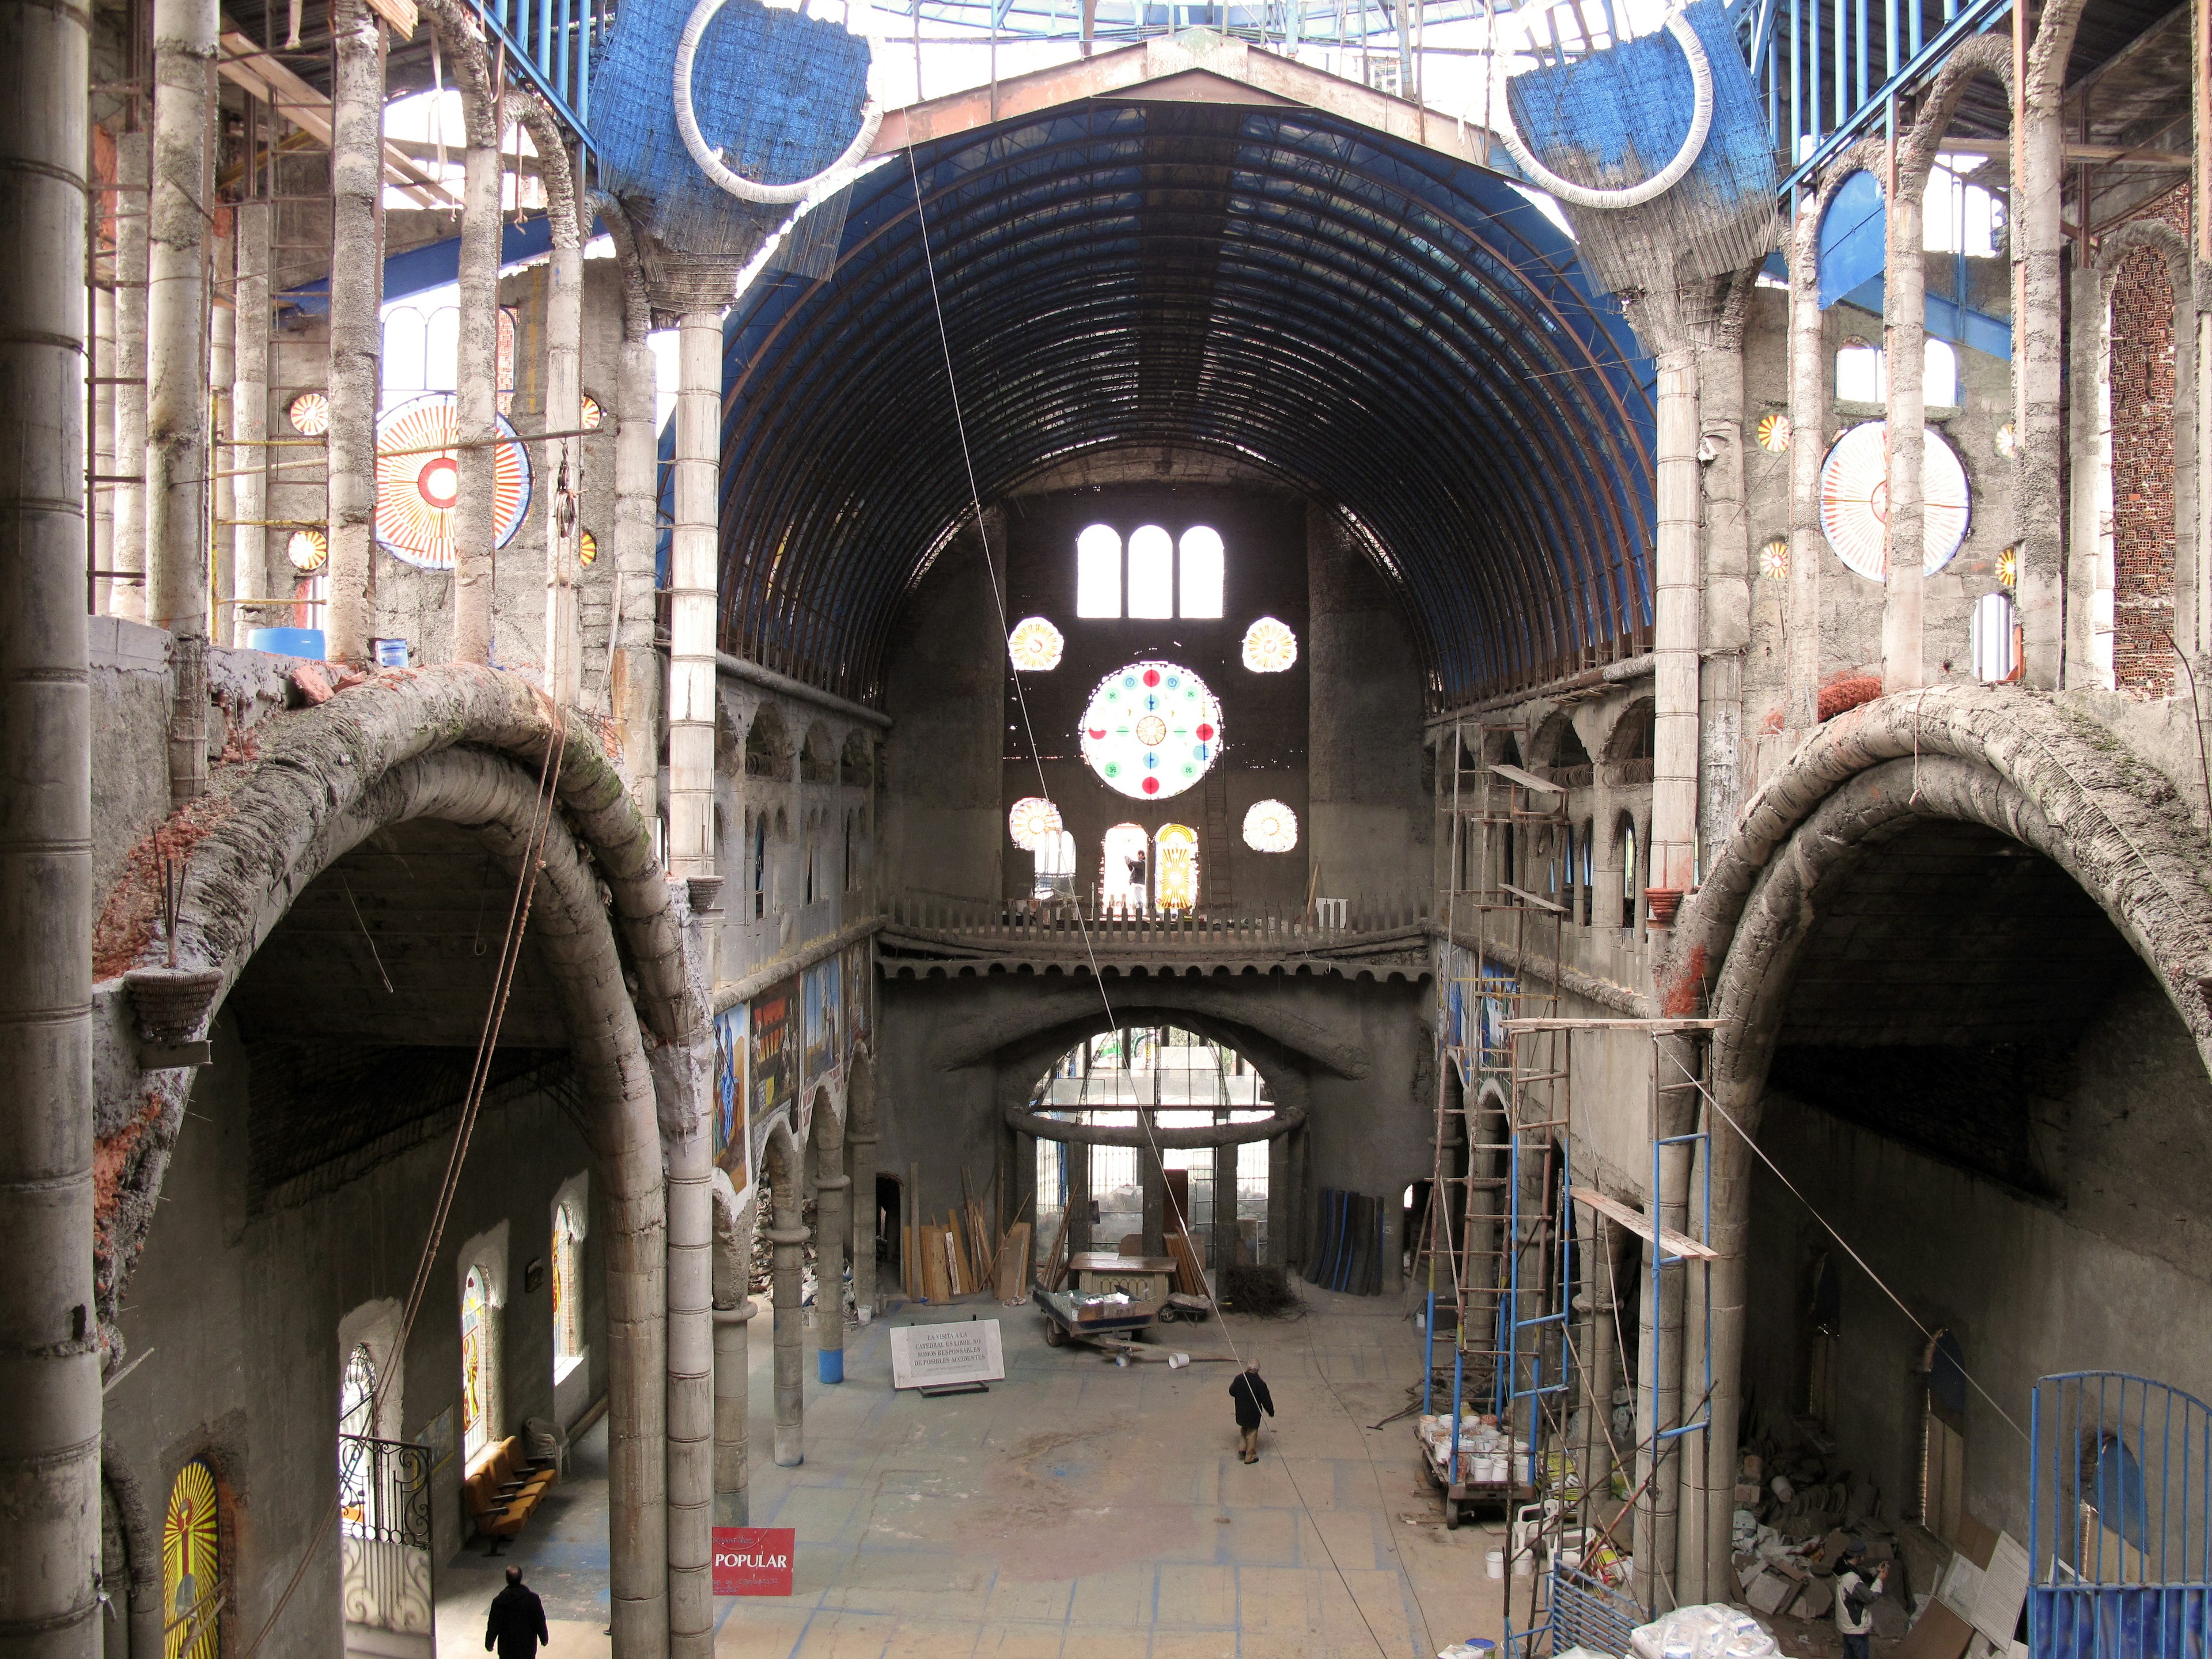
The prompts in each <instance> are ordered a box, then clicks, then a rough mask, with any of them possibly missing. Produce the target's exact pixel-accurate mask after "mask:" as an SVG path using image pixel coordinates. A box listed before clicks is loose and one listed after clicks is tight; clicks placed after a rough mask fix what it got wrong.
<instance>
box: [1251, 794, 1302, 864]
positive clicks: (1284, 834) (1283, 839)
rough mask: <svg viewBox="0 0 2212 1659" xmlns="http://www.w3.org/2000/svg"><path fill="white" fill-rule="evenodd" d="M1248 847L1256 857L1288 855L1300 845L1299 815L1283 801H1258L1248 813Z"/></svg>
mask: <svg viewBox="0 0 2212 1659" xmlns="http://www.w3.org/2000/svg"><path fill="white" fill-rule="evenodd" d="M1244 844H1245V845H1246V846H1247V847H1249V848H1251V849H1252V850H1253V851H1254V852H1255V853H1287V852H1289V851H1290V850H1291V848H1294V847H1296V846H1297V844H1298V815H1297V813H1296V812H1293V811H1291V809H1290V808H1289V807H1287V806H1285V805H1283V803H1282V802H1280V801H1279V800H1258V801H1254V802H1253V803H1252V805H1250V806H1249V807H1248V808H1247V809H1246V810H1245V813H1244Z"/></svg>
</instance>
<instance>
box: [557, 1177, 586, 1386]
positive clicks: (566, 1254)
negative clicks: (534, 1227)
mask: <svg viewBox="0 0 2212 1659" xmlns="http://www.w3.org/2000/svg"><path fill="white" fill-rule="evenodd" d="M583 1257H584V1240H583V1230H582V1229H581V1228H580V1227H579V1226H578V1225H576V1212H575V1211H574V1209H572V1208H571V1207H570V1206H568V1205H567V1204H563V1205H562V1206H560V1207H559V1208H558V1209H556V1210H555V1211H554V1212H553V1380H554V1381H555V1382H556V1383H558V1382H560V1381H561V1380H562V1378H563V1377H565V1376H568V1373H569V1372H570V1371H572V1370H574V1369H575V1368H576V1366H577V1365H578V1364H580V1362H581V1361H582V1359H583V1358H584V1296H583V1267H584V1261H583Z"/></svg>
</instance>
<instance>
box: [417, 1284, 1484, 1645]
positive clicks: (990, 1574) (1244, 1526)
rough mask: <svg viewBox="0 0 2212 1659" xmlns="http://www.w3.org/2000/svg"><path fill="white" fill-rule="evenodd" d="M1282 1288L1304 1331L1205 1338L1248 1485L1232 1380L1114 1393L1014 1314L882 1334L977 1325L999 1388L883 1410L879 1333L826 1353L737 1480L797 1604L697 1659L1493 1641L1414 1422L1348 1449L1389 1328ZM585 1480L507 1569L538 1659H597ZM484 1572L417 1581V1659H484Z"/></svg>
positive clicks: (1414, 1354) (1388, 1409)
mask: <svg viewBox="0 0 2212 1659" xmlns="http://www.w3.org/2000/svg"><path fill="white" fill-rule="evenodd" d="M1298 1288H1299V1291H1300V1293H1301V1295H1302V1296H1304V1298H1305V1299H1306V1301H1307V1304H1308V1305H1309V1307H1310V1310H1311V1312H1310V1316H1309V1317H1307V1318H1305V1319H1303V1320H1293V1321H1267V1322H1263V1321H1258V1320H1246V1319H1236V1318H1232V1319H1231V1322H1230V1323H1229V1327H1228V1330H1227V1333H1226V1334H1227V1336H1228V1337H1230V1338H1231V1339H1233V1340H1234V1342H1235V1344H1236V1346H1237V1348H1238V1350H1239V1351H1241V1352H1244V1353H1247V1354H1256V1355H1257V1356H1258V1358H1259V1359H1260V1362H1261V1369H1262V1374H1263V1375H1264V1376H1266V1378H1267V1382H1268V1384H1269V1386H1270V1388H1271V1389H1272V1390H1273V1395H1274V1399H1275V1404H1276V1409H1277V1413H1278V1415H1277V1416H1276V1417H1275V1418H1274V1419H1272V1420H1271V1421H1270V1422H1269V1424H1268V1425H1267V1431H1266V1433H1265V1435H1264V1436H1263V1438H1262V1441H1261V1451H1262V1456H1261V1462H1259V1463H1258V1464H1257V1465H1256V1466H1254V1467H1250V1468H1247V1467H1245V1466H1244V1465H1243V1464H1241V1463H1239V1462H1237V1456H1236V1437H1235V1428H1234V1425H1233V1422H1232V1419H1231V1413H1230V1407H1229V1401H1228V1399H1227V1395H1226V1390H1227V1389H1228V1386H1229V1381H1230V1378H1231V1375H1232V1374H1233V1373H1232V1370H1231V1367H1230V1366H1229V1365H1227V1364H1194V1365H1192V1366H1190V1367H1189V1368H1188V1369H1186V1370H1170V1369H1169V1368H1168V1367H1167V1366H1165V1365H1157V1364H1156V1365H1135V1366H1130V1367H1128V1368H1126V1369H1124V1368H1121V1367H1117V1366H1115V1365H1114V1364H1111V1363H1110V1362H1109V1361H1106V1360H1104V1359H1103V1358H1100V1357H1099V1356H1098V1355H1097V1354H1095V1353H1092V1352H1089V1351H1087V1350H1085V1349H1081V1348H1060V1349H1053V1348H1048V1347H1046V1346H1045V1345H1044V1343H1043V1341H1042V1338H1041V1335H1040V1334H1039V1316H1038V1315H1037V1314H1036V1313H1035V1312H1034V1311H1033V1310H1027V1309H1023V1308H1004V1309H994V1310H971V1309H966V1308H963V1309H957V1310H935V1311H932V1310H911V1311H902V1312H899V1313H896V1314H894V1315H892V1316H891V1319H890V1322H891V1323H894V1324H895V1323H899V1322H907V1321H908V1320H931V1319H939V1320H941V1319H945V1318H948V1317H957V1318H965V1317H967V1316H968V1315H969V1313H970V1312H975V1311H984V1312H986V1313H987V1315H988V1314H990V1313H995V1314H996V1315H997V1316H998V1317H999V1318H1000V1320H1001V1321H1002V1325H1003V1334H1004V1340H1005V1350H1006V1381H1005V1382H1003V1383H997V1384H994V1386H993V1388H992V1390H991V1392H990V1393H988V1394H984V1395H963V1396H956V1397H951V1398H945V1399H939V1400H924V1399H921V1398H920V1397H919V1396H917V1395H912V1394H905V1395H895V1394H893V1392H892V1390H891V1388H890V1344H889V1340H888V1339H887V1336H886V1334H885V1332H886V1326H885V1325H884V1323H882V1322H878V1323H876V1324H874V1325H872V1326H870V1327H868V1328H866V1329H864V1330H860V1331H855V1332H853V1333H850V1334H849V1335H848V1348H847V1354H846V1376H847V1381H846V1382H845V1383H842V1384H841V1385H838V1386H836V1387H824V1386H823V1385H821V1384H819V1383H816V1382H815V1381H814V1380H813V1376H812V1370H813V1365H812V1356H811V1353H810V1354H809V1355H808V1365H807V1370H808V1381H807V1387H806V1447H807V1455H806V1461H805V1462H804V1463H803V1464H802V1465H800V1466H799V1468H792V1469H780V1468H775V1466H774V1465H773V1464H771V1463H769V1462H768V1460H767V1459H766V1458H765V1457H763V1456H758V1455H757V1456H756V1459H755V1462H754V1466H753V1493H752V1503H753V1520H754V1523H755V1524H756V1525H759V1526H784V1527H792V1528H796V1530H797V1533H798V1567H797V1585H796V1590H795V1593H794V1594H793V1596H792V1597H791V1598H790V1599H789V1600H788V1601H782V1600H775V1601H769V1600H750V1599H749V1600H743V1601H721V1602H718V1603H717V1617H718V1621H719V1630H720V1634H719V1637H718V1639H717V1643H716V1648H715V1651H716V1652H717V1654H718V1655H724V1656H731V1659H737V1656H744V1659H754V1656H758V1659H770V1656H773V1659H816V1656H826V1655H836V1656H839V1659H860V1656H866V1659H876V1656H884V1659H890V1656H897V1659H918V1656H951V1655H959V1656H963V1659H964V1656H971V1655H972V1656H995V1659H1011V1656H1014V1655H1022V1656H1039V1659H1045V1656H1064V1659H1121V1656H1146V1659H1170V1656H1175V1659H1183V1656H1189V1659H1228V1656H1249V1659H1261V1656H1265V1659H1301V1656H1312V1659H1320V1656H1324V1655H1326V1656H1346V1659H1352V1656H1371V1655H1381V1656H1383V1659H1426V1656H1429V1655H1432V1654H1434V1653H1435V1652H1436V1651H1437V1649H1439V1648H1440V1647H1443V1645H1445V1644H1447V1643H1449V1642H1453V1641H1457V1640H1461V1639H1463V1638H1467V1637H1468V1636H1474V1635H1487V1636H1491V1637H1493V1638H1494V1637H1495V1636H1496V1635H1497V1634H1498V1629H1499V1621H1500V1615H1501V1605H1500V1591H1501V1589H1503V1588H1504V1586H1503V1585H1501V1584H1500V1583H1498V1582H1497V1581H1494V1580H1489V1579H1486V1577H1484V1567H1483V1563H1484V1553H1485V1552H1486V1550H1488V1549H1490V1548H1492V1547H1496V1545H1497V1544H1498V1537H1497V1535H1496V1529H1495V1528H1475V1527H1467V1528H1462V1529H1461V1530H1459V1531H1457V1532H1455V1533H1447V1532H1446V1531H1445V1530H1444V1529H1443V1528H1442V1527H1441V1526H1440V1525H1438V1524H1437V1505H1436V1502H1435V1500H1434V1498H1433V1497H1432V1496H1431V1493H1430V1492H1429V1491H1428V1490H1427V1488H1426V1487H1425V1483H1424V1478H1423V1476H1422V1474H1421V1470H1420V1466H1419V1457H1418V1454H1417V1452H1416V1450H1415V1449H1414V1442H1413V1429H1412V1427H1411V1425H1410V1424H1409V1423H1408V1422H1407V1421H1406V1420H1405V1419H1401V1420H1399V1421H1398V1422H1395V1423H1393V1424H1391V1425H1389V1426H1388V1427H1385V1428H1383V1429H1381V1430H1370V1429H1368V1428H1367V1427H1366V1426H1365V1425H1368V1424H1370V1423H1373V1422H1376V1421H1377V1420H1379V1419H1382V1418H1383V1417H1385V1416H1387V1415H1389V1414H1390V1413H1394V1412H1396V1411H1398V1410H1400V1409H1401V1408H1402V1407H1404V1406H1405V1405H1406V1403H1407V1395H1406V1386H1407V1383H1409V1382H1410V1381H1412V1380H1413V1378H1414V1377H1416V1376H1418V1375H1419V1364H1420V1362H1419V1349H1418V1346H1417V1344H1416V1340H1415V1338H1414V1336H1413V1331H1412V1328H1411V1327H1410V1326H1409V1325H1408V1324H1407V1322H1405V1321H1403V1320H1401V1318H1400V1317H1399V1316H1398V1311H1397V1304H1396V1303H1395V1300H1393V1299H1388V1298H1383V1297H1351V1296H1335V1295H1331V1294H1328V1293H1327V1292H1324V1291H1315V1290H1313V1289H1312V1288H1311V1287H1310V1286H1305V1285H1300V1286H1299V1287H1298ZM757 1335H758V1337H759V1338H761V1339H765V1338H766V1336H767V1322H766V1321H765V1320H763V1321H761V1322H760V1323H759V1325H758V1327H757ZM1224 1335H1225V1333H1224V1332H1223V1331H1222V1330H1221V1329H1220V1328H1218V1327H1215V1326H1212V1325H1211V1324H1207V1325H1200V1326H1196V1327H1190V1328H1184V1329H1183V1330H1182V1331H1181V1332H1178V1333H1176V1342H1177V1343H1178V1344H1180V1345H1181V1346H1185V1347H1186V1348H1188V1350H1189V1351H1190V1352H1194V1353H1208V1352H1226V1347H1227V1344H1226V1343H1225V1340H1224ZM770 1364H771V1358H770V1353H769V1344H768V1342H767V1341H766V1340H756V1341H755V1342H754V1344H753V1346H752V1365H751V1372H752V1405H753V1411H752V1434H753V1437H754V1438H753V1444H754V1446H755V1447H756V1449H763V1448H765V1447H766V1446H767V1445H768V1444H769V1441H770V1436H771V1425H772V1414H771V1411H770V1408H769V1401H770V1398H771V1388H770V1370H769V1368H770ZM595 1454H596V1455H595ZM603 1457H604V1435H603V1434H600V1435H595V1436H592V1437H589V1438H588V1439H587V1441H586V1444H585V1445H584V1446H583V1447H582V1448H581V1449H580V1458H579V1467H578V1468H577V1469H576V1471H575V1472H574V1475H573V1476H572V1478H571V1479H570V1480H568V1481H566V1482H564V1483H563V1486H562V1488H561V1492H562V1503H561V1507H560V1508H559V1509H558V1510H549V1511H548V1512H545V1513H544V1514H543V1515H541V1517H540V1519H541V1521H542V1522H547V1523H549V1524H546V1525H544V1527H543V1528H537V1527H533V1528H532V1534H529V1535H526V1537H525V1538H524V1539H523V1540H521V1541H520V1542H519V1543H518V1545H517V1546H516V1547H513V1550H512V1551H511V1558H512V1559H514V1560H517V1561H519V1562H520V1563H521V1564H522V1565H524V1567H525V1571H526V1577H527V1578H528V1580H529V1582H530V1583H531V1584H532V1586H533V1588H535V1589H538V1592H539V1594H540V1595H543V1596H544V1599H545V1602H546V1611H547V1613H548V1615H549V1617H550V1619H551V1620H553V1621H554V1622H555V1628H556V1638H555V1642H554V1645H553V1647H552V1648H551V1649H550V1650H549V1651H550V1654H551V1655H553V1656H555V1659H567V1656H569V1655H579V1656H581V1655H587V1654H603V1653H605V1651H606V1642H605V1636H604V1634H603V1633H602V1632H603V1631H604V1627H605V1605H606V1602H605V1584H606V1576H605V1575H606V1547H605V1537H606V1532H605V1501H606V1499H605V1492H606V1488H605V1480H604V1475H603V1468H604V1463H603V1461H601V1460H603ZM505 1564H506V1563H505V1559H500V1560H489V1561H488V1560H485V1559H483V1558H482V1557H481V1556H480V1555H478V1554H477V1553H473V1552H471V1551H465V1552H464V1553H462V1554H461V1555H460V1556H459V1557H458V1558H456V1559H455V1560H454V1561H453V1563H451V1564H449V1565H447V1567H446V1568H445V1569H443V1570H442V1571H441V1576H440V1580H439V1635H440V1641H439V1650H440V1655H441V1659H447V1656H458V1655H459V1654H462V1653H465V1652H477V1653H480V1652H482V1651H483V1607H484V1606H485V1604H486V1602H488V1601H489V1598H490V1596H491V1595H492V1593H493V1591H494V1590H495V1589H496V1587H497V1585H498V1583H499V1582H500V1577H499V1574H500V1569H501V1567H503V1566H504V1565H505ZM1519 1591H1520V1595H1521V1596H1522V1597H1523V1598H1525V1596H1526V1594H1527V1586H1526V1581H1522V1584H1521V1586H1520V1587H1519Z"/></svg>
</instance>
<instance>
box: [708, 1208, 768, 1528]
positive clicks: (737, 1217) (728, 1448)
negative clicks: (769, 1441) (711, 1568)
mask: <svg viewBox="0 0 2212 1659" xmlns="http://www.w3.org/2000/svg"><path fill="white" fill-rule="evenodd" d="M756 1214H757V1206H756V1204H754V1203H747V1204H746V1205H745V1206H744V1208H743V1209H739V1208H738V1203H737V1194H736V1193H735V1192H734V1191H732V1188H731V1187H730V1183H729V1179H728V1177H727V1176H720V1175H717V1176H716V1177H715V1181H714V1524H715V1525H716V1526H718V1527H742V1526H745V1525H747V1524H749V1523H748V1522H747V1519H746V1517H747V1516H748V1515H749V1514H750V1508H751V1506H750V1486H751V1474H752V1472H751V1467H750V1462H749V1458H748V1448H747V1444H746V1438H747V1436H746V1431H747V1421H746V1413H747V1412H748V1410H749V1409H750V1404H751V1398H750V1396H751V1378H750V1372H749V1370H748V1369H747V1359H748V1356H747V1353H746V1349H747V1347H748V1346H749V1345H748V1342H747V1340H746V1339H747V1336H748V1335H749V1328H750V1324H751V1322H752V1317H753V1315H754V1313H755V1312H756V1311H757V1310H756V1309H755V1307H754V1305H753V1299H752V1297H751V1295H750V1291H751V1288H752V1254H753V1251H752V1241H753V1228H754V1225H755V1216H756Z"/></svg>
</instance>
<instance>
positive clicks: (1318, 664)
mask: <svg viewBox="0 0 2212 1659" xmlns="http://www.w3.org/2000/svg"><path fill="white" fill-rule="evenodd" d="M1306 586H1307V604H1308V605H1309V607H1310V623H1309V629H1310V635H1311V638H1312V648H1313V676H1312V680H1311V685H1312V695H1313V704H1312V716H1311V732H1310V746H1311V751H1312V760H1311V763H1310V799H1311V802H1312V811H1311V814H1310V823H1309V825H1308V828H1309V830H1310V835H1309V836H1308V840H1309V842H1310V846H1311V848H1312V853H1311V857H1312V860H1313V862H1314V863H1315V864H1316V865H1317V866H1320V870H1321V891H1322V894H1323V895H1324V896H1329V897H1336V898H1352V897H1358V896H1363V895H1364V896H1367V897H1370V898H1372V899H1375V900H1377V901H1380V902H1401V901H1402V900H1404V899H1407V898H1411V897H1414V896H1420V897H1423V898H1425V897H1426V896H1427V894H1428V891H1429V889H1430V886H1431V880H1432V877H1431V862H1430V853H1429V848H1430V837H1431V834H1432V829H1433V825H1432V822H1431V820H1432V816H1433V814H1432V807H1433V803H1432V802H1431V799H1429V796H1428V794H1427V793H1426V792H1425V790H1424V789H1423V787H1422V784H1421V716H1422V713H1423V706H1422V684H1421V662H1420V655H1419V653H1418V652H1417V651H1416V650H1415V649H1414V647H1413V637H1412V635H1410V634H1409V633H1408V632H1407V628H1406V623H1405V619H1404V617H1402V616H1401V613H1400V611H1399V609H1398V605H1397V601H1396V600H1395V598H1394V597H1393V596H1392V595H1391V593H1390V592H1389V589H1388V588H1387V587H1386V586H1384V585H1383V579H1382V578H1381V577H1380V576H1379V575H1377V574H1376V571H1375V568H1374V566H1373V565H1372V564H1370V562H1369V561H1368V559H1367V556H1366V555H1365V553H1364V551H1363V550H1361V549H1360V548H1359V547H1358V544H1356V543H1355V542H1354V541H1353V539H1352V533H1351V532H1350V531H1349V530H1347V529H1346V527H1345V526H1344V524H1343V522H1342V521H1341V520H1339V519H1338V518H1337V517H1336V515H1335V514H1334V513H1328V512H1327V511H1325V510H1323V509H1322V508H1320V507H1309V508H1308V509H1307V512H1306Z"/></svg>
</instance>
